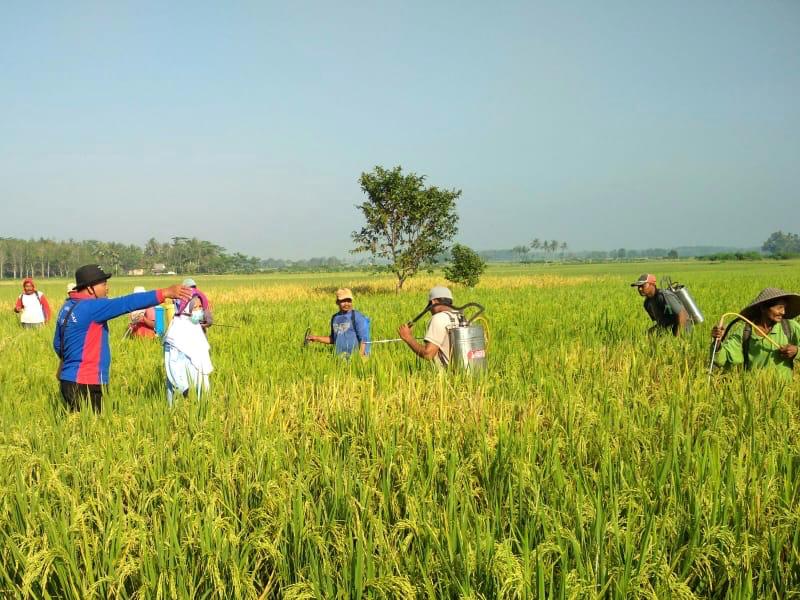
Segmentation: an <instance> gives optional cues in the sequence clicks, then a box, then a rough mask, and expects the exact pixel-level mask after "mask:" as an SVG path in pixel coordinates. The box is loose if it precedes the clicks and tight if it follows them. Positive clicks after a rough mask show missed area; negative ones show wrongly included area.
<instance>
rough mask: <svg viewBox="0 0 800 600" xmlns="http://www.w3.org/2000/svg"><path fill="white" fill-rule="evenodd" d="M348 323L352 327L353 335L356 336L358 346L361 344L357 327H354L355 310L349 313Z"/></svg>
mask: <svg viewBox="0 0 800 600" xmlns="http://www.w3.org/2000/svg"><path fill="white" fill-rule="evenodd" d="M350 323H351V324H352V326H353V333H355V334H356V340H357V341H358V343H359V345H360V344H361V336H360V335H358V327H356V309H353V310H351V311H350Z"/></svg>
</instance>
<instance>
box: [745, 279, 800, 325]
mask: <svg viewBox="0 0 800 600" xmlns="http://www.w3.org/2000/svg"><path fill="white" fill-rule="evenodd" d="M778 298H781V299H783V300H785V301H786V312H785V313H784V314H783V318H784V319H794V318H795V317H796V316H797V315H800V294H795V293H793V292H785V291H783V290H781V289H779V288H772V287H770V288H766V289H763V290H761V293H760V294H759V295H758V296H756V298H755V300H753V301H752V302H751V303H750V304H748V305H747V306H746V307H744V308H743V309H742V311H741V315H742V316H743V317H747V318H748V319H750V320H751V321H753V320H755V319H757V318H758V317H759V316H760V315H759V311H760V310H761V307H762V306H763V305H765V304H767V303H769V302H771V301H772V300H777V299H778Z"/></svg>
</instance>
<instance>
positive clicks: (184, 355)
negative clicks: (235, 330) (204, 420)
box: [164, 278, 214, 406]
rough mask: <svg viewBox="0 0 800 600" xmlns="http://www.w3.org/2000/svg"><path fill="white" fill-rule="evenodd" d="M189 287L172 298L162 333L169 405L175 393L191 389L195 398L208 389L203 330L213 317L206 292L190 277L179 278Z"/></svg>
mask: <svg viewBox="0 0 800 600" xmlns="http://www.w3.org/2000/svg"><path fill="white" fill-rule="evenodd" d="M183 285H184V286H186V287H187V288H188V289H189V290H190V296H189V297H188V298H181V299H180V300H176V301H175V316H174V318H173V319H172V322H171V323H170V325H169V328H168V329H167V333H166V334H165V335H164V367H165V369H166V376H167V404H169V405H170V406H172V405H173V402H174V397H175V392H176V391H177V392H178V393H179V394H181V395H182V396H183V397H184V398H186V397H187V396H188V395H189V389H190V388H192V387H193V388H194V390H195V392H196V394H197V396H198V397H200V396H201V395H202V393H203V392H204V391H207V390H208V387H209V381H208V375H209V373H211V371H213V370H214V367H213V365H212V364H211V346H209V344H208V339H207V337H206V329H207V328H208V327H211V325H212V324H213V322H214V317H213V315H212V312H211V306H210V304H209V302H208V298H207V297H206V295H205V294H204V293H203V292H201V291H200V290H199V289H197V283H196V282H195V280H194V279H192V278H186V279H184V280H183Z"/></svg>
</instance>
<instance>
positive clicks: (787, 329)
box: [781, 319, 794, 344]
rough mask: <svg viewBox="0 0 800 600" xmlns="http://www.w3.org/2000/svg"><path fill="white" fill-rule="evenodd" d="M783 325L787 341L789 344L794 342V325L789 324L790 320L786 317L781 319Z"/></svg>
mask: <svg viewBox="0 0 800 600" xmlns="http://www.w3.org/2000/svg"><path fill="white" fill-rule="evenodd" d="M781 327H782V328H783V335H785V336H786V342H787V343H789V344H794V340H793V339H792V337H793V336H792V326H791V325H789V321H787V320H786V319H781Z"/></svg>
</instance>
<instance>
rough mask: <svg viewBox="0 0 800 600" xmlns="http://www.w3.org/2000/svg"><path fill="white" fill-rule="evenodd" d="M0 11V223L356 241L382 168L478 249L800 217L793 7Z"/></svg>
mask: <svg viewBox="0 0 800 600" xmlns="http://www.w3.org/2000/svg"><path fill="white" fill-rule="evenodd" d="M0 11H2V12H0V69H1V70H2V73H3V76H2V77H1V78H0V133H2V135H0V203H2V206H3V207H4V209H5V210H4V211H3V219H2V226H0V235H10V236H18V237H31V236H33V237H39V236H50V237H55V238H68V237H74V238H77V239H81V238H96V239H104V240H116V241H122V242H128V243H139V244H142V243H144V242H145V241H146V239H147V238H148V237H150V236H154V237H156V238H158V239H160V240H166V239H168V238H169V237H170V236H172V235H183V236H197V237H201V238H204V239H209V240H212V241H215V242H217V243H220V244H222V245H223V246H225V247H227V248H228V249H230V250H232V251H233V250H235V251H242V252H246V253H248V254H254V255H258V256H262V257H268V256H276V257H277V256H280V257H293V258H304V257H310V256H319V255H336V256H344V255H345V254H346V253H347V251H348V250H349V248H350V247H352V243H351V241H350V232H351V231H352V230H353V229H356V228H357V227H358V226H359V224H360V222H361V221H360V218H359V213H358V212H357V210H356V209H355V205H356V204H357V203H359V202H362V201H363V196H362V193H361V191H360V188H359V186H358V176H359V174H360V173H361V172H362V171H364V170H369V169H371V168H372V167H373V166H374V165H376V164H379V165H383V166H386V167H391V166H394V165H398V164H399V165H402V166H403V167H404V168H405V169H406V170H411V171H416V172H418V173H424V174H426V175H427V176H428V178H429V181H430V182H431V183H432V184H435V185H439V186H444V187H455V188H459V189H461V190H463V196H462V198H461V200H460V202H459V214H460V216H461V221H460V232H459V235H458V239H459V241H461V242H463V243H466V244H468V245H470V246H473V247H475V248H478V249H489V248H504V247H510V246H513V245H517V244H520V243H525V242H528V241H530V240H531V239H533V238H534V237H540V238H548V239H550V238H555V239H559V240H566V241H567V242H568V243H569V245H570V247H571V248H573V249H594V248H598V249H605V248H616V247H627V248H643V247H652V246H659V247H670V246H679V245H694V244H719V245H736V246H751V245H758V244H760V243H761V242H762V241H763V240H764V239H766V237H767V236H768V235H769V233H770V232H772V231H774V230H776V229H783V230H785V231H786V230H788V231H795V232H800V212H799V211H798V209H797V205H798V195H799V194H798V189H799V188H800V176H799V175H798V173H799V172H800V168H798V167H797V165H798V164H800V102H798V100H800V2H797V1H796V0H764V1H760V2H757V1H755V0H752V1H748V2H743V1H737V0H727V1H708V2H696V1H695V2H684V1H674V2H654V1H653V2H651V1H644V0H643V1H634V0H631V1H629V2H620V1H604V2H593V1H581V2H578V1H572V2H552V3H544V2H532V1H531V2H501V3H487V2H452V3H449V2H439V3H430V2H407V3H388V2H387V3H380V2H379V3H375V2H370V3H367V2H364V3H342V4H339V3H330V2H327V3H316V2H285V3H269V2H254V3H214V4H212V3H201V2H191V3H189V2H187V3H147V2H139V3H135V4H133V3H131V4H125V3H121V2H120V3H105V2H104V3H80V2H76V3H40V4H34V3H22V4H18V5H17V6H14V7H12V6H10V5H7V6H5V7H3V8H2V9H0Z"/></svg>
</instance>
